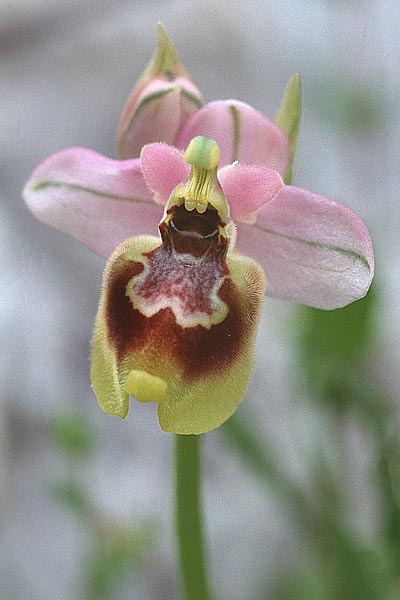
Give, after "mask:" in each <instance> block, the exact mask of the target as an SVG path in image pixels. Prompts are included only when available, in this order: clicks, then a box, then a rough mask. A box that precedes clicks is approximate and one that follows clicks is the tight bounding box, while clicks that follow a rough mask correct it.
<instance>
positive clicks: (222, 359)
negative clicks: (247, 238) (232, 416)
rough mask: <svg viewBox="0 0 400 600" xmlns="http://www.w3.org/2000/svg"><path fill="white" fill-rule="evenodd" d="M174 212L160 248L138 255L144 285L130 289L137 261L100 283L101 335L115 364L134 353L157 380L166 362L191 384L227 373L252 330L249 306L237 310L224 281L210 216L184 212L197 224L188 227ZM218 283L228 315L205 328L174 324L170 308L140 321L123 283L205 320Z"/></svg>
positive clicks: (219, 242)
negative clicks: (103, 322) (102, 293)
mask: <svg viewBox="0 0 400 600" xmlns="http://www.w3.org/2000/svg"><path fill="white" fill-rule="evenodd" d="M176 210H177V211H178V212H177V213H176V215H177V217H176V218H175V219H174V222H173V223H172V224H171V223H168V222H166V221H164V222H162V223H161V225H160V232H161V236H162V244H161V245H160V246H158V247H157V248H155V249H154V250H152V251H150V252H148V253H146V254H144V256H143V258H144V261H146V276H145V278H144V279H143V278H142V279H140V280H139V281H138V282H137V284H136V285H135V279H134V277H135V275H139V274H141V273H142V272H143V270H144V265H143V264H142V263H141V262H134V261H130V262H127V263H126V264H125V265H124V266H119V267H118V265H117V266H116V268H115V269H113V272H112V273H111V275H110V277H109V281H108V283H106V303H105V311H106V323H107V334H108V338H109V340H110V342H111V344H112V345H113V347H114V349H115V352H116V354H117V358H118V361H121V360H122V359H126V358H129V355H130V354H133V353H135V354H136V355H137V357H138V360H140V361H142V362H143V364H145V365H146V367H145V368H146V369H148V370H149V372H152V373H153V374H155V375H160V374H161V373H162V370H163V368H165V365H166V364H171V366H172V365H174V364H175V365H176V366H177V368H178V370H181V371H182V374H183V377H184V378H185V379H192V378H196V377H199V376H207V374H211V373H223V372H226V370H227V369H229V367H230V366H231V365H232V363H233V362H234V361H235V360H236V358H237V355H238V353H240V352H241V351H242V350H243V349H244V345H245V344H246V342H247V337H248V329H252V323H251V322H250V321H251V319H249V312H250V314H252V307H251V306H247V309H244V307H243V305H242V298H241V296H240V294H239V291H238V289H237V288H236V286H235V284H234V283H233V281H232V280H231V278H230V276H229V269H228V266H227V263H226V252H227V248H228V240H227V238H226V237H224V235H223V234H220V232H219V231H218V222H217V213H216V211H214V209H212V210H211V211H210V212H209V213H208V214H207V215H205V217H204V216H201V217H199V216H198V215H196V213H191V214H192V215H193V218H198V219H199V221H198V222H193V221H191V218H188V217H187V215H185V214H183V213H182V211H183V210H185V209H184V208H183V207H182V208H179V207H178V208H177V209H176ZM189 217H190V215H189ZM200 219H201V220H200ZM186 250H189V254H192V256H193V258H194V259H195V262H194V263H193V262H192V264H190V261H189V263H187V264H186V265H185V260H186V259H185V256H184V254H185V251H186ZM190 250H191V251H190ZM193 250H194V251H193ZM199 257H201V259H199ZM186 269H187V271H186ZM171 273H173V275H172V276H171ZM218 282H222V285H221V287H220V289H219V291H218V292H217V295H218V296H219V298H220V299H221V300H222V301H223V302H224V303H225V304H226V305H227V306H228V313H227V315H226V317H225V319H224V320H223V321H222V322H220V323H217V324H215V325H211V327H210V328H209V329H207V328H206V327H204V326H202V325H196V326H194V327H183V326H181V325H179V324H178V323H177V321H176V316H175V314H174V312H173V310H172V309H171V308H170V307H167V308H161V309H160V310H159V311H158V312H157V313H156V314H154V315H152V316H151V317H146V316H145V315H144V314H143V313H142V312H140V310H138V309H137V308H135V307H134V306H133V304H132V302H131V299H130V298H129V296H128V295H127V286H128V284H129V287H130V286H133V287H134V289H135V293H139V297H140V296H142V297H143V298H146V299H147V300H148V301H150V302H151V299H152V298H153V297H154V299H155V300H156V299H157V295H161V297H162V298H166V299H168V298H171V297H174V298H178V299H179V300H180V301H181V302H183V310H186V311H187V313H188V314H189V315H190V312H191V311H192V312H195V311H196V310H197V311H200V312H203V313H204V314H212V312H213V311H214V310H215V307H213V306H212V303H211V301H210V298H211V296H210V293H211V292H212V291H213V290H214V294H215V285H217V284H218ZM250 301H251V298H250ZM254 302H255V304H257V301H256V300H255V301H254ZM245 310H246V313H245Z"/></svg>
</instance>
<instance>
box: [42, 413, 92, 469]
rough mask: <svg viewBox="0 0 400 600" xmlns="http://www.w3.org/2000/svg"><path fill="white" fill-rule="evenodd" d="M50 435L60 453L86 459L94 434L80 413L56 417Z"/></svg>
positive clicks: (63, 414) (90, 449)
mask: <svg viewBox="0 0 400 600" xmlns="http://www.w3.org/2000/svg"><path fill="white" fill-rule="evenodd" d="M50 433H51V437H52V439H53V442H54V443H55V445H56V446H57V448H58V449H59V450H60V452H63V453H65V454H66V455H67V456H70V457H72V458H78V457H82V458H87V457H88V456H89V455H90V453H91V451H92V449H93V446H94V433H93V431H92V429H91V428H90V425H89V423H88V422H87V420H86V419H85V417H84V415H83V414H81V413H80V412H64V413H60V414H59V415H56V416H55V417H54V419H53V422H52V424H51V427H50Z"/></svg>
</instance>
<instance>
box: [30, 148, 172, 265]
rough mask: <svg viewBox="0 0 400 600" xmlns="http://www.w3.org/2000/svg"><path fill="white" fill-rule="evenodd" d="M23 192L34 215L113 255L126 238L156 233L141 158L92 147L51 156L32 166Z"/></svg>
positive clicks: (156, 217) (156, 216)
mask: <svg viewBox="0 0 400 600" xmlns="http://www.w3.org/2000/svg"><path fill="white" fill-rule="evenodd" d="M24 198H25V201H26V203H27V205H28V206H29V208H30V209H31V211H32V212H33V213H34V215H35V216H36V217H37V218H38V219H40V220H41V221H43V222H44V223H47V224H48V225H51V226H52V227H55V228H56V229H59V230H61V231H64V232H66V233H69V234H70V235H72V236H73V237H75V238H76V239H78V240H79V241H81V242H83V243H84V244H86V246H88V248H90V249H91V250H92V251H93V252H95V253H96V254H99V255H100V256H109V255H110V254H111V252H112V251H113V250H114V248H115V247H116V246H117V245H118V244H119V243H121V242H122V241H123V240H125V239H127V238H129V237H132V236H134V235H140V234H145V233H156V232H157V226H158V223H159V221H160V219H161V217H162V210H161V209H160V207H159V206H157V205H156V204H154V202H153V200H152V196H151V193H150V191H149V190H148V188H147V186H146V184H145V181H144V178H143V175H142V172H141V168H140V160H139V159H132V160H126V161H116V160H111V159H109V158H107V157H105V156H102V155H101V154H98V153H97V152H94V151H93V150H88V149H87V148H69V149H67V150H63V151H62V152H59V153H57V154H54V155H53V156H50V157H49V158H48V159H47V160H45V161H44V162H43V163H42V164H41V165H39V167H38V168H37V169H36V170H35V171H34V172H33V174H32V175H31V178H30V179H29V181H28V183H27V184H26V187H25V189H24Z"/></svg>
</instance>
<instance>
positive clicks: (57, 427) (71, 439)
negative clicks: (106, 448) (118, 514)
mask: <svg viewBox="0 0 400 600" xmlns="http://www.w3.org/2000/svg"><path fill="white" fill-rule="evenodd" d="M49 437H50V439H51V440H52V442H53V443H54V444H55V446H56V448H57V450H58V452H59V453H60V455H61V456H62V457H63V458H64V462H65V469H64V471H63V472H62V473H61V474H60V478H59V479H58V481H55V482H52V483H51V485H50V493H51V494H52V496H53V497H54V498H55V499H56V501H57V502H58V503H59V504H60V506H61V507H63V508H64V509H65V510H68V511H69V512H70V513H72V514H73V515H74V517H75V518H77V519H79V522H80V525H81V526H83V527H84V528H85V531H86V533H87V534H88V538H89V543H88V550H87V554H86V557H85V558H84V560H83V562H82V572H81V580H82V584H81V589H82V598H85V599H86V600H113V599H114V598H115V595H116V593H117V590H118V588H119V587H120V586H121V585H122V583H123V581H124V580H125V579H127V578H128V577H129V576H131V575H132V573H133V572H134V570H135V568H137V566H138V564H139V563H140V562H141V561H142V560H143V558H144V557H145V555H146V554H147V553H148V551H149V549H150V548H151V546H152V545H153V543H154V540H155V538H156V534H157V531H156V527H155V524H154V523H152V522H151V521H144V522H141V523H138V524H136V525H135V526H133V525H132V524H131V523H118V522H115V518H114V516H113V515H107V514H102V513H100V511H99V509H98V507H97V505H96V502H95V499H94V498H93V494H92V491H91V489H90V488H89V483H88V482H87V480H86V479H85V478H84V477H82V472H83V471H84V470H85V468H89V466H90V462H89V461H90V460H91V459H92V457H93V455H94V452H95V449H96V444H95V433H94V431H93V429H92V427H91V425H90V423H89V422H88V420H87V419H86V417H85V415H84V413H83V412H81V411H75V412H63V413H60V414H57V415H55V416H54V418H53V419H52V420H51V422H50V424H49Z"/></svg>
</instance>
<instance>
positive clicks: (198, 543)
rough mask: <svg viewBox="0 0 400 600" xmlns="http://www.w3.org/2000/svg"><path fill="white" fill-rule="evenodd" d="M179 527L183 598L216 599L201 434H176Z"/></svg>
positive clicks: (177, 514) (190, 599) (177, 525)
mask: <svg viewBox="0 0 400 600" xmlns="http://www.w3.org/2000/svg"><path fill="white" fill-rule="evenodd" d="M175 438H176V439H175V442H176V528H177V536H178V554H179V562H180V571H181V585H182V599H184V600H200V599H201V600H212V595H211V592H210V586H209V583H208V577H207V565H206V557H205V543H204V530H203V519H202V513H201V456H200V453H201V449H200V443H201V436H196V435H176V436H175Z"/></svg>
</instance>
